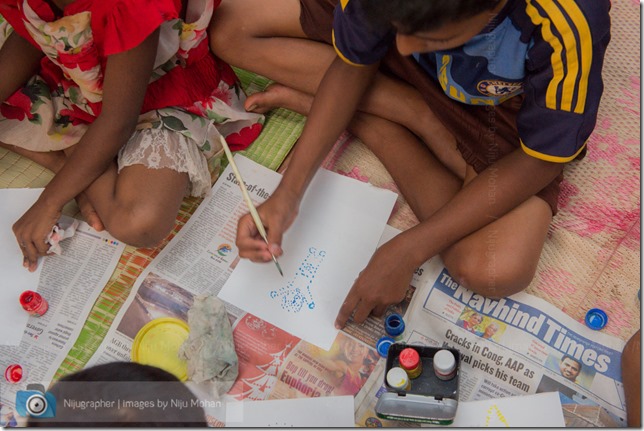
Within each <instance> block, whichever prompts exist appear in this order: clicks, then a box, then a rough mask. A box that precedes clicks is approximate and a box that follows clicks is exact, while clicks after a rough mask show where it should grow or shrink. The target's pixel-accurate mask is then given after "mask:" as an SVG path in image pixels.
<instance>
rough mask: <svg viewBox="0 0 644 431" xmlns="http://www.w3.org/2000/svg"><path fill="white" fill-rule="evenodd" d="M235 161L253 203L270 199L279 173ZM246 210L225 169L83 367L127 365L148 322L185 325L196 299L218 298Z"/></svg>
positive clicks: (232, 264) (138, 283)
mask: <svg viewBox="0 0 644 431" xmlns="http://www.w3.org/2000/svg"><path fill="white" fill-rule="evenodd" d="M235 160H236V162H237V165H238V166H239V168H240V170H242V171H243V172H244V177H245V178H244V181H245V183H246V187H247V189H248V191H249V193H250V195H251V197H252V198H253V200H254V201H255V204H256V205H257V204H260V203H262V202H263V201H265V200H266V199H268V197H269V196H270V194H271V193H272V191H273V190H274V189H275V188H276V187H277V185H278V184H279V181H280V178H281V176H280V174H278V173H276V172H274V171H271V170H270V169H267V168H265V167H263V166H261V165H259V164H257V163H255V162H252V161H251V160H249V159H247V158H245V157H240V156H237V157H236V159H235ZM246 212H248V208H247V207H246V203H245V201H244V199H243V196H242V194H241V191H240V189H239V184H238V183H237V180H236V178H235V174H234V173H233V171H232V169H231V167H230V166H228V167H227V168H226V170H224V172H223V174H222V175H221V176H220V177H219V179H218V180H217V182H216V183H215V185H214V186H213V188H212V189H211V192H210V194H209V195H208V196H206V197H205V199H204V200H203V202H202V203H201V205H199V207H198V208H197V210H196V211H195V212H194V214H193V215H192V216H191V217H190V219H189V220H188V222H187V223H186V224H185V225H184V227H183V228H182V229H181V230H180V231H179V233H178V234H177V235H176V236H175V237H174V238H173V239H172V240H171V241H170V242H169V243H168V244H167V245H166V246H165V248H164V249H163V250H162V251H161V252H160V253H159V255H158V256H157V257H156V258H155V259H154V260H153V261H152V262H151V263H150V264H149V265H148V266H147V268H146V269H145V270H144V271H143V272H142V273H141V275H140V276H139V278H138V279H137V281H136V282H135V284H134V286H133V288H132V293H131V294H130V296H129V298H128V299H127V301H126V302H125V304H123V307H121V310H120V311H119V314H118V315H117V316H116V318H115V319H114V323H113V324H112V327H111V328H110V330H109V332H108V333H107V335H106V336H105V339H104V340H103V342H102V343H101V345H100V347H99V348H98V349H97V350H96V353H94V356H92V358H91V359H90V361H89V363H88V364H87V366H92V365H97V364H103V363H107V362H113V361H130V358H131V349H132V342H133V340H134V337H135V336H136V334H137V333H138V331H139V330H140V329H141V328H142V327H143V326H144V325H145V324H146V323H148V322H149V321H151V320H153V319H156V318H159V317H175V318H178V319H181V320H183V321H186V322H187V321H188V318H187V313H188V310H189V309H190V308H191V307H192V304H193V300H194V297H195V296H197V295H201V294H208V295H216V294H217V293H218V292H219V290H220V289H221V287H222V286H223V285H224V283H225V281H226V280H227V279H228V277H229V276H230V274H231V273H232V271H233V269H234V268H235V266H236V263H237V261H238V259H239V258H238V253H237V249H236V247H235V245H234V244H235V233H236V231H237V221H238V220H239V218H240V217H241V216H242V215H243V214H245V213H246ZM227 310H228V312H229V313H230V314H231V316H232V317H231V318H232V319H236V318H237V317H238V316H240V315H241V314H243V312H242V311H241V310H239V309H236V308H234V307H229V306H228V305H227Z"/></svg>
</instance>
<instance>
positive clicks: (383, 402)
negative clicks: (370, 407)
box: [375, 343, 461, 425]
mask: <svg viewBox="0 0 644 431" xmlns="http://www.w3.org/2000/svg"><path fill="white" fill-rule="evenodd" d="M407 347H411V348H413V349H415V350H416V351H417V352H418V354H419V355H420V359H421V361H422V364H423V372H422V374H421V375H420V376H418V377H417V378H415V379H413V380H411V389H410V390H409V391H404V390H396V389H394V388H392V387H391V386H389V385H388V384H387V380H386V375H387V372H388V371H389V370H390V369H391V368H392V367H398V366H400V364H399V362H398V355H399V354H400V352H401V351H402V350H403V349H405V348H407ZM445 349H446V350H449V351H450V352H452V353H453V354H454V357H455V358H456V375H455V376H454V378H453V379H451V380H441V379H439V378H438V377H436V374H434V363H433V360H434V355H435V354H436V352H438V351H439V350H443V349H440V348H436V347H427V346H416V345H407V344H404V343H396V344H392V345H391V347H390V348H389V352H388V354H387V365H386V369H385V373H384V374H385V388H387V392H385V393H383V394H382V395H381V396H380V398H379V399H378V403H377V404H376V409H375V410H376V414H377V415H378V417H380V418H383V419H391V420H399V421H409V422H424V423H432V424H437V425H449V424H451V423H452V422H453V421H454V417H455V416H456V409H457V407H458V376H459V370H460V365H461V355H460V353H459V351H458V350H456V349H452V348H445Z"/></svg>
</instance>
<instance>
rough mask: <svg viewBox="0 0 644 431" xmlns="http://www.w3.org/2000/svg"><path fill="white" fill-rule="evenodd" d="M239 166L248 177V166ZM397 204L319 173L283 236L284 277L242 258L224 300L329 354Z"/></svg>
mask: <svg viewBox="0 0 644 431" xmlns="http://www.w3.org/2000/svg"><path fill="white" fill-rule="evenodd" d="M240 162H243V163H240V166H239V169H240V171H241V173H242V176H245V175H246V173H245V172H249V169H248V168H247V167H246V166H245V165H246V163H245V162H246V160H244V159H240ZM250 163H252V162H250ZM244 180H245V182H246V183H252V184H256V181H255V180H254V179H253V178H244ZM395 201H396V194H395V193H393V192H391V191H388V190H383V189H378V188H376V187H373V186H371V185H369V184H366V183H362V182H360V181H357V180H354V179H351V178H347V177H344V176H342V175H339V174H335V173H332V172H329V171H326V170H323V169H321V170H319V171H318V173H317V174H316V176H315V177H314V179H313V181H312V182H311V185H310V186H309V188H308V190H307V192H306V194H305V195H304V198H303V199H302V204H301V206H300V213H299V216H298V218H297V219H296V220H295V222H294V223H293V225H292V226H291V228H290V229H289V230H288V231H287V232H286V233H285V235H284V238H283V242H282V248H283V249H284V255H283V256H281V257H280V259H279V262H280V265H281V267H282V270H283V271H284V277H281V276H280V275H279V273H278V271H277V269H276V268H275V265H274V264H273V262H272V261H271V262H269V263H266V264H257V263H252V262H250V261H249V260H246V259H243V260H242V261H240V262H239V264H238V265H237V268H236V269H235V271H234V272H233V274H232V275H231V276H230V278H229V279H228V281H227V282H226V284H225V285H224V287H223V288H222V290H221V292H220V293H219V297H220V298H221V299H223V300H224V301H227V302H229V303H231V304H233V305H235V306H237V307H239V308H241V309H243V310H245V311H247V312H249V313H252V314H254V315H256V316H257V317H260V318H262V319H264V320H266V321H268V322H270V323H272V324H273V325H275V326H278V327H279V328H281V329H283V330H285V331H288V332H290V333H291V334H293V335H295V336H297V337H299V338H302V339H304V340H305V341H308V342H309V343H312V344H315V345H317V346H318V347H320V348H322V349H324V350H328V349H329V348H330V347H331V345H332V344H333V340H334V339H335V337H336V335H337V332H338V331H337V330H336V329H335V327H334V321H335V318H336V316H337V313H338V311H339V310H340V306H341V305H342V302H343V301H344V298H345V297H346V295H347V293H348V292H349V289H350V288H351V286H352V285H353V282H354V281H355V279H356V278H357V277H358V274H359V273H360V271H362V270H363V269H364V267H365V266H366V265H367V263H368V262H369V259H370V258H371V255H372V254H373V252H374V251H375V249H376V246H377V245H378V240H379V239H380V235H381V234H382V232H383V229H384V227H385V225H386V222H387V219H388V218H389V215H390V213H391V210H392V208H393V205H394V203H395Z"/></svg>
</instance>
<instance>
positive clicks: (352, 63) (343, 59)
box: [331, 31, 365, 67]
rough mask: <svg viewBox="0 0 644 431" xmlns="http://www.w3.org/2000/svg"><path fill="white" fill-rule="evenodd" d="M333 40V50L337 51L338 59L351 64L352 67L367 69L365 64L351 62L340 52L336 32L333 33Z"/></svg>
mask: <svg viewBox="0 0 644 431" xmlns="http://www.w3.org/2000/svg"><path fill="white" fill-rule="evenodd" d="M331 38H332V39H333V48H334V49H335V52H336V53H337V54H338V57H340V58H341V59H342V61H344V62H345V63H347V64H350V65H351V66H357V67H365V65H364V64H359V63H354V62H353V61H351V60H349V59H348V58H347V57H345V56H344V54H342V52H340V50H339V49H338V47H337V46H336V45H335V31H331Z"/></svg>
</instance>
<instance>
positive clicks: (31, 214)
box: [13, 200, 61, 272]
mask: <svg viewBox="0 0 644 431" xmlns="http://www.w3.org/2000/svg"><path fill="white" fill-rule="evenodd" d="M60 213H61V211H60V209H59V208H54V207H52V206H48V205H46V204H44V203H43V202H42V201H40V200H38V201H36V203H35V204H33V205H32V206H31V208H29V209H28V210H27V212H26V213H24V214H23V216H22V217H20V219H19V220H18V221H17V222H16V223H15V224H14V225H13V233H14V234H15V235H16V240H17V241H18V245H19V246H20V250H22V254H23V256H24V260H23V264H22V265H23V266H24V267H25V268H27V269H29V271H31V272H34V271H35V270H36V268H37V267H38V257H39V256H45V255H46V254H47V250H48V249H49V244H47V242H46V241H47V236H48V235H49V233H50V232H51V228H52V227H53V226H54V225H55V224H56V222H58V219H59V218H60Z"/></svg>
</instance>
